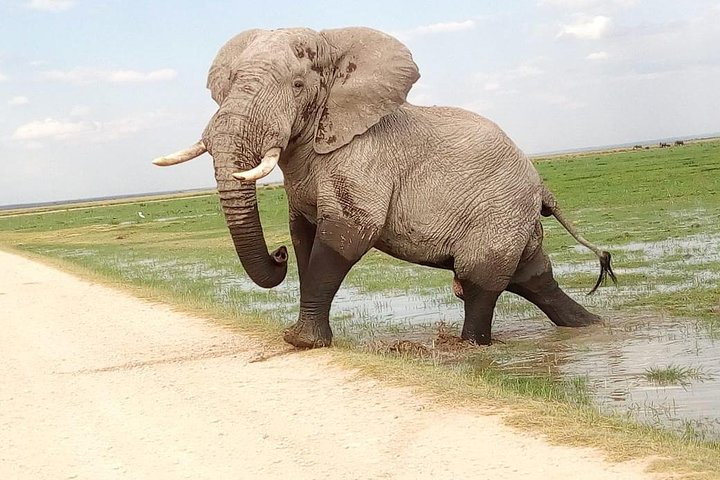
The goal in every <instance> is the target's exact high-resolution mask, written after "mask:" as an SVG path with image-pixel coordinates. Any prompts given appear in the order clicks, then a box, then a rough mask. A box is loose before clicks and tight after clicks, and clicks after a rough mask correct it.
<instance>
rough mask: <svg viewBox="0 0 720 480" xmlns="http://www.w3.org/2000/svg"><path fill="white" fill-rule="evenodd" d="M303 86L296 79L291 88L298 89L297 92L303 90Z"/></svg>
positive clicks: (302, 83)
mask: <svg viewBox="0 0 720 480" xmlns="http://www.w3.org/2000/svg"><path fill="white" fill-rule="evenodd" d="M304 86H305V82H303V81H302V80H300V79H299V78H298V79H296V80H295V81H293V87H295V88H296V89H298V90H299V89H301V88H303V87H304Z"/></svg>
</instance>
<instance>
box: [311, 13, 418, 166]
mask: <svg viewBox="0 0 720 480" xmlns="http://www.w3.org/2000/svg"><path fill="white" fill-rule="evenodd" d="M320 34H321V35H322V36H323V37H324V38H325V39H326V40H327V42H328V44H329V45H330V47H331V55H332V56H333V63H334V67H335V68H334V71H335V78H334V81H333V83H332V88H331V90H330V93H329V96H328V100H327V102H326V103H325V108H324V111H323V114H322V115H321V117H320V120H319V121H318V126H317V129H316V132H315V146H314V147H315V151H316V152H317V153H328V152H331V151H333V150H335V149H338V148H340V147H342V146H343V145H346V144H348V143H349V142H350V141H351V140H352V139H353V137H355V136H356V135H361V134H363V133H365V131H367V129H369V128H370V127H371V126H373V125H375V124H376V123H377V122H378V121H380V119H381V118H382V117H384V116H385V115H387V114H389V113H392V112H393V111H395V110H396V109H397V108H398V107H399V106H400V105H402V104H403V103H405V99H406V97H407V94H408V92H409V91H410V87H412V85H413V83H415V82H416V81H417V79H418V78H420V73H419V72H418V68H417V65H415V62H413V59H412V55H411V53H410V50H408V48H407V47H406V46H405V45H403V44H402V43H400V41H399V40H397V39H395V38H393V37H391V36H390V35H386V34H384V33H382V32H379V31H377V30H372V29H370V28H361V27H351V28H338V29H332V30H323V31H322V32H320Z"/></svg>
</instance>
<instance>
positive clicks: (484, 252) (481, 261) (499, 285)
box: [453, 239, 522, 345]
mask: <svg viewBox="0 0 720 480" xmlns="http://www.w3.org/2000/svg"><path fill="white" fill-rule="evenodd" d="M469 244H471V245H483V248H482V249H480V250H478V251H472V252H466V253H465V254H464V255H463V254H458V255H455V278H454V279H453V292H454V293H455V295H456V296H458V297H459V298H461V299H462V300H463V301H464V302H465V321H464V323H463V329H462V335H461V336H462V338H463V340H466V341H469V342H472V343H477V344H479V345H490V343H491V337H490V334H491V330H492V320H493V314H494V310H495V304H496V303H497V299H498V297H499V296H500V294H501V293H502V292H503V290H505V288H506V287H507V285H508V282H509V281H510V278H511V276H512V273H513V272H514V271H515V268H516V267H517V264H518V261H519V259H520V255H521V254H522V247H521V248H515V249H513V248H505V247H504V246H502V243H501V242H491V241H489V240H487V239H484V240H483V241H476V242H469Z"/></svg>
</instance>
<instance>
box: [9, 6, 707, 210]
mask: <svg viewBox="0 0 720 480" xmlns="http://www.w3.org/2000/svg"><path fill="white" fill-rule="evenodd" d="M350 25H363V26H369V27H373V28H377V29H379V30H383V31H385V32H388V33H391V34H393V35H395V36H397V37H398V38H400V39H401V40H402V41H403V42H405V43H406V44H407V45H408V46H409V47H410V49H411V50H412V52H413V55H414V58H415V61H416V63H417V64H418V65H419V67H420V72H421V75H422V77H421V79H420V80H419V82H418V83H417V84H416V85H415V87H414V88H413V90H412V91H411V93H410V101H411V102H412V103H416V104H423V105H433V104H437V105H454V106H459V107H463V108H466V109H469V110H473V111H475V112H477V113H479V114H481V115H484V116H486V117H488V118H490V119H492V120H494V121H495V122H496V123H498V124H499V125H500V126H501V127H502V128H503V129H504V130H505V131H506V132H508V133H509V134H510V135H511V137H512V138H513V139H514V140H515V141H516V143H517V144H518V145H519V146H520V147H521V148H522V149H523V150H525V151H526V152H528V153H536V152H543V151H552V150H560V149H568V148H579V147H586V146H594V145H608V144H614V143H623V142H634V141H641V140H644V139H655V138H660V137H667V136H676V135H678V136H679V135H694V134H704V133H712V132H718V131H720V113H719V112H720V89H719V88H718V87H717V86H718V85H720V49H719V48H718V47H717V46H718V45H720V28H718V25H720V0H712V1H703V0H696V1H685V2H677V1H663V0H660V1H641V0H528V1H513V2H508V1H506V2H468V1H453V0H444V1H442V2H438V1H413V2H394V1H389V0H384V1H375V0H371V1H362V2H341V1H333V2H330V1H315V2H312V1H306V2H297V1H286V0H276V1H274V2H266V3H262V2H244V1H226V0H208V1H204V2H197V1H132V0H128V1H121V0H96V1H87V0H0V205H5V204H14V203H27V202H42V201H54V200H62V199H74V198H86V197H94V196H105V195H116V194H127V193H143V192H154V191H164V190H175V189H184V188H198V187H206V186H213V185H214V179H213V174H212V168H211V159H210V157H209V156H207V155H205V156H203V157H202V158H201V159H198V160H196V161H195V162H190V163H188V164H184V165H182V166H178V167H175V168H172V169H160V168H158V167H153V166H152V165H151V164H150V160H151V159H152V158H154V157H156V156H159V155H162V154H166V153H170V152H172V151H175V150H177V149H179V148H183V147H185V146H187V145H189V144H190V143H193V142H194V141H196V140H197V139H198V138H199V136H200V133H201V132H202V130H203V128H204V126H205V123H206V122H207V120H208V119H209V118H210V116H211V115H212V113H213V111H214V108H215V104H214V103H213V102H212V100H211V98H210V95H209V92H208V91H207V90H206V89H205V79H206V74H207V69H208V66H209V64H210V62H211V61H212V59H213V57H214V56H215V53H216V52H217V50H218V49H219V48H220V47H221V46H222V44H223V43H224V42H225V41H226V40H228V39H229V38H230V37H232V36H233V35H235V34H236V33H238V32H240V31H243V30H245V29H248V28H277V27H293V26H305V27H310V28H313V29H317V30H320V29H323V28H333V27H341V26H350ZM273 178H277V177H273Z"/></svg>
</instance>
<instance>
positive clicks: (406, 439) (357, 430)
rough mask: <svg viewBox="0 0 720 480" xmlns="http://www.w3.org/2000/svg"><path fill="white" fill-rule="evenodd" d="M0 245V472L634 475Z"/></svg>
mask: <svg viewBox="0 0 720 480" xmlns="http://www.w3.org/2000/svg"><path fill="white" fill-rule="evenodd" d="M258 349H259V347H258V346H257V344H254V343H253V341H251V340H249V339H247V338H243V337H241V336H239V335H237V334H236V333H233V332H231V331H228V330H226V329H223V328H221V327H218V326H217V325H214V324H211V323H208V322H207V321H204V320H203V319H200V318H194V317H191V316H187V315H183V314H179V313H177V312H174V311H172V310H171V309H170V308H168V307H166V306H164V305H157V304H151V303H148V302H145V301H142V300H138V299H136V298H133V297H131V296H128V295H127V294H125V293H122V292H118V291H115V290H112V289H110V288H107V287H104V286H100V285H96V284H92V283H89V282H87V281H84V280H80V279H78V278H76V277H74V276H71V275H69V274H66V273H63V272H60V271H57V270H54V269H52V268H49V267H47V266H44V265H41V264H38V263H34V262H31V261H29V260H27V259H24V258H21V257H19V256H16V255H11V254H8V253H4V252H0V478H2V479H32V480H39V479H70V478H82V479H115V478H127V479H164V478H167V479H180V478H192V479H230V478H232V479H245V478H248V479H255V478H258V479H266V478H292V479H304V478H307V479H322V478H332V479H354V478H358V479H360V478H362V479H378V478H406V479H423V478H428V479H430V478H432V479H441V478H492V479H521V478H522V479H542V478H582V479H641V478H650V476H648V475H645V474H643V473H642V465H641V464H639V463H636V464H624V465H612V464H608V463H606V462H604V461H603V460H602V457H601V456H600V455H599V454H597V453H595V452H593V451H590V450H582V449H574V448H566V447H556V446H550V445H549V444H547V443H546V442H544V441H543V440H541V439H538V438H533V437H532V436H530V435H528V434H526V433H522V432H517V431H514V430H511V429H509V428H507V427H505V426H503V425H502V423H501V421H500V420H499V419H498V418H497V417H493V416H481V415H478V414H476V413H472V412H467V411H456V410H452V409H448V408H440V407H437V406H433V405H432V404H431V403H430V402H429V401H428V400H427V399H423V398H421V397H418V396H417V395H414V394H412V393H411V392H410V391H409V390H407V389H398V388H391V387H387V386H383V385H380V384H378V383H376V382H372V381H368V380H358V379H356V378H354V376H353V375H352V373H351V372H347V371H344V370H341V369H338V368H336V367H332V366H329V365H328V364H327V360H328V358H329V356H330V355H332V352H327V351H325V352H300V353H293V354H289V355H285V356H280V357H275V358H270V359H267V360H265V361H262V362H252V361H251V360H252V359H253V357H256V356H257V355H258V353H259V351H258Z"/></svg>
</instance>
